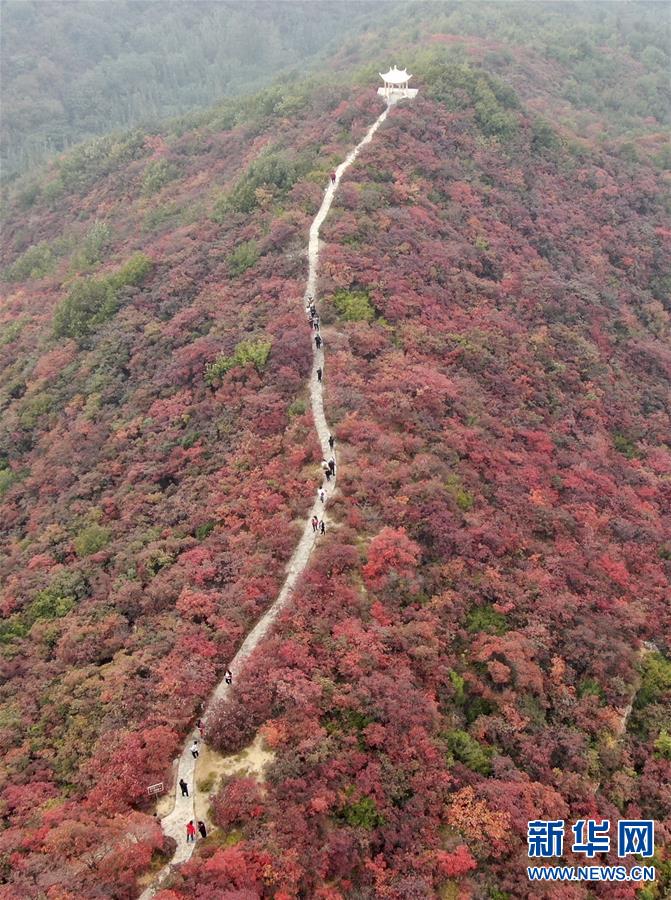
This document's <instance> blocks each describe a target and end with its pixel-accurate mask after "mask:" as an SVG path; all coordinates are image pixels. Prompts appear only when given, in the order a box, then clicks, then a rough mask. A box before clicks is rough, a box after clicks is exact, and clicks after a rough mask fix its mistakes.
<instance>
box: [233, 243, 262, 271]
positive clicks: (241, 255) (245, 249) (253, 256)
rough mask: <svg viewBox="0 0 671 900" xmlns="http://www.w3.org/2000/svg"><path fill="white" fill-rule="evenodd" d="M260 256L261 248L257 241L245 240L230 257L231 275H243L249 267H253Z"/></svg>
mask: <svg viewBox="0 0 671 900" xmlns="http://www.w3.org/2000/svg"><path fill="white" fill-rule="evenodd" d="M258 258H259V249H258V247H257V245H256V241H245V242H244V243H242V244H239V245H238V246H237V247H236V248H235V250H234V251H233V253H231V255H230V256H229V257H228V268H229V270H230V273H231V275H233V277H236V276H237V275H242V273H243V272H246V271H247V269H251V267H252V266H253V265H255V264H256V262H257V260H258Z"/></svg>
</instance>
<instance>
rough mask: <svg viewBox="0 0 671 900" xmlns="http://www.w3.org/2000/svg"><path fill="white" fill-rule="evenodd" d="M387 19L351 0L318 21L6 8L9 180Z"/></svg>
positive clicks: (271, 76)
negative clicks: (76, 145) (77, 146)
mask: <svg viewBox="0 0 671 900" xmlns="http://www.w3.org/2000/svg"><path fill="white" fill-rule="evenodd" d="M373 6H374V7H376V8H377V11H376V14H375V18H374V19H373V16H372V14H371V11H372V8H373ZM383 17H384V13H383V12H382V13H381V10H380V8H379V4H370V3H367V2H355V3H351V2H347V0H339V2H338V3H332V4H326V3H320V4H318V11H317V9H316V8H315V4H312V3H308V2H301V0H293V2H290V3H273V2H268V0H245V2H239V0H218V2H208V0H199V2H198V3H197V4H195V3H190V2H170V3H162V4H161V5H160V6H159V5H157V4H156V3H152V2H142V0H139V2H138V0H135V2H128V0H114V2H105V3H96V2H86V0H85V2H77V3H67V2H64V3H61V2H52V3H40V2H30V0H20V2H15V0H7V2H5V3H3V10H2V20H3V27H2V31H1V43H0V46H1V48H2V53H1V55H0V60H1V66H2V84H3V104H2V124H3V128H2V159H3V163H4V165H3V169H4V171H5V174H11V173H13V172H15V171H20V170H22V169H26V168H27V167H29V166H30V165H32V164H34V163H36V162H40V161H41V160H42V159H43V158H45V157H48V156H51V155H53V154H54V153H58V152H60V151H62V150H64V149H66V148H67V147H69V146H70V145H72V144H73V143H76V142H77V141H81V140H82V139H84V138H87V137H92V136H94V135H96V134H104V133H106V132H108V131H110V129H114V128H117V129H118V128H127V127H131V126H135V125H140V124H143V125H145V126H146V125H147V123H150V122H154V123H155V122H157V121H161V120H165V119H166V118H167V117H169V116H171V115H177V114H179V113H184V112H188V111H192V110H194V109H198V108H203V107H211V106H212V104H213V103H214V102H215V101H217V100H219V99H223V98H224V97H226V96H230V95H234V94H239V93H246V94H250V93H252V92H253V91H255V90H258V89H259V88H261V87H263V86H264V85H266V84H269V83H270V82H272V81H274V80H275V79H276V78H277V77H278V75H279V74H280V72H284V71H288V70H291V69H295V68H296V67H300V69H301V70H302V71H303V72H304V71H305V70H306V69H310V68H314V67H315V65H316V64H317V63H316V59H315V57H318V56H319V55H320V53H321V52H322V51H324V50H326V48H328V46H329V45H332V44H333V43H334V42H335V41H336V40H338V39H339V38H340V39H341V40H342V39H344V38H345V37H346V36H347V35H348V34H350V33H352V32H356V30H357V29H359V28H361V29H364V30H365V29H366V28H367V27H368V26H369V24H370V22H371V21H374V20H379V19H380V18H383Z"/></svg>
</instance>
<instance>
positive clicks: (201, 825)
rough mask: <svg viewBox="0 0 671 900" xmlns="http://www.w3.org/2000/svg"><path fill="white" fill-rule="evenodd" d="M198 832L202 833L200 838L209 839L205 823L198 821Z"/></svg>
mask: <svg viewBox="0 0 671 900" xmlns="http://www.w3.org/2000/svg"><path fill="white" fill-rule="evenodd" d="M198 831H200V836H201V837H202V838H206V837H207V828H206V827H205V822H201V821H200V820H198Z"/></svg>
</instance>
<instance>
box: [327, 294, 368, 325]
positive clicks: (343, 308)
mask: <svg viewBox="0 0 671 900" xmlns="http://www.w3.org/2000/svg"><path fill="white" fill-rule="evenodd" d="M333 305H334V306H335V308H336V309H337V310H338V313H339V315H340V316H341V317H342V318H343V319H345V320H346V321H347V322H371V321H372V320H373V319H374V318H375V309H374V308H373V304H372V303H371V300H370V297H369V295H368V294H367V292H366V291H338V292H337V293H336V294H334V295H333Z"/></svg>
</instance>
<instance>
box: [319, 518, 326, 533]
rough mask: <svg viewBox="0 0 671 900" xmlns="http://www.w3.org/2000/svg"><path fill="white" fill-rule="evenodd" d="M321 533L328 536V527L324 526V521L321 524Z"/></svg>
mask: <svg viewBox="0 0 671 900" xmlns="http://www.w3.org/2000/svg"><path fill="white" fill-rule="evenodd" d="M319 533H320V534H326V525H324V520H323V519H322V520H321V522H320V523H319Z"/></svg>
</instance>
